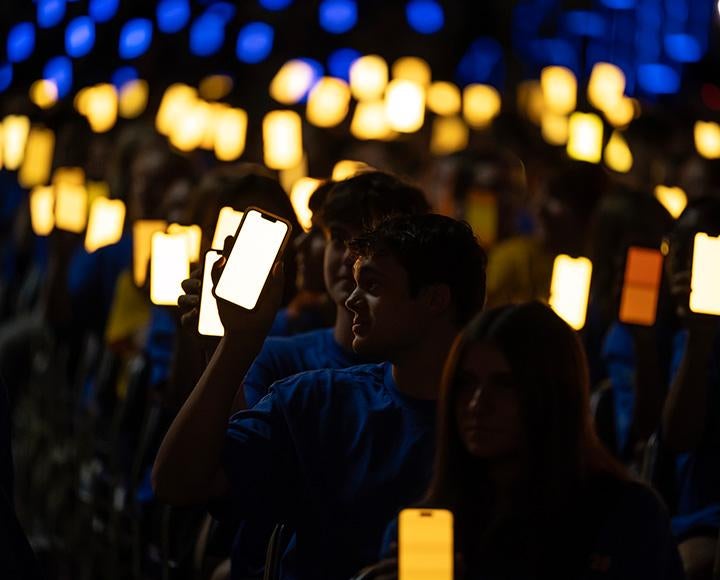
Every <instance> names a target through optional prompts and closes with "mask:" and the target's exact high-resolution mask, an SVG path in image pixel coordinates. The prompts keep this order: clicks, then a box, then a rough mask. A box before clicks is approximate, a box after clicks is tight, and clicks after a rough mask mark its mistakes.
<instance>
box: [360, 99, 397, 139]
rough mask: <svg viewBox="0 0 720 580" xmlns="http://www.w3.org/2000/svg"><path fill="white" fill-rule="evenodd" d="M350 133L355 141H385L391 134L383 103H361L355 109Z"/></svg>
mask: <svg viewBox="0 0 720 580" xmlns="http://www.w3.org/2000/svg"><path fill="white" fill-rule="evenodd" d="M350 132H351V133H352V134H353V136H354V137H356V138H357V139H364V140H365V139H387V138H389V137H390V136H391V135H392V134H393V130H392V129H391V128H390V124H389V123H388V119H387V114H386V111H385V103H384V102H383V101H361V102H359V103H358V104H357V105H356V107H355V113H354V114H353V118H352V122H351V123H350Z"/></svg>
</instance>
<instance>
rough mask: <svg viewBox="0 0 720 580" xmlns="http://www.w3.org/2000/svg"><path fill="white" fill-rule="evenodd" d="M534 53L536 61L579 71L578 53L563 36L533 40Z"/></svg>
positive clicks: (544, 64) (575, 71) (576, 72)
mask: <svg viewBox="0 0 720 580" xmlns="http://www.w3.org/2000/svg"><path fill="white" fill-rule="evenodd" d="M532 54H533V55H535V59H534V60H535V62H537V63H538V64H541V65H542V66H547V65H559V66H565V67H567V68H569V69H570V70H572V71H573V72H574V73H575V74H576V75H577V74H578V73H579V70H578V69H579V66H578V55H577V54H576V52H575V49H574V48H573V45H572V44H570V43H569V42H568V41H567V40H564V39H562V38H543V39H539V40H535V41H533V42H532Z"/></svg>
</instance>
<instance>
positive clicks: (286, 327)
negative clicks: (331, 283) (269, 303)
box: [268, 308, 326, 336]
mask: <svg viewBox="0 0 720 580" xmlns="http://www.w3.org/2000/svg"><path fill="white" fill-rule="evenodd" d="M325 324H326V322H325V320H324V319H323V316H322V315H321V314H320V313H319V312H318V311H317V310H313V309H306V310H302V311H301V312H300V313H299V314H298V316H296V317H290V314H289V313H288V309H287V308H281V309H280V310H278V313H277V314H276V315H275V319H274V320H273V323H272V326H271V327H270V332H268V336H293V335H295V334H300V333H301V332H308V331H310V330H315V329H316V328H321V327H323V326H325Z"/></svg>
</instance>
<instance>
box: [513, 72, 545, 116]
mask: <svg viewBox="0 0 720 580" xmlns="http://www.w3.org/2000/svg"><path fill="white" fill-rule="evenodd" d="M517 106H518V110H519V111H520V112H521V113H522V114H523V115H525V116H526V117H527V118H528V119H529V120H530V121H531V122H532V123H535V124H536V125H540V124H541V122H542V114H543V112H545V101H544V99H543V92H542V87H541V86H540V81H535V80H532V81H523V82H521V83H520V84H519V85H518V88H517Z"/></svg>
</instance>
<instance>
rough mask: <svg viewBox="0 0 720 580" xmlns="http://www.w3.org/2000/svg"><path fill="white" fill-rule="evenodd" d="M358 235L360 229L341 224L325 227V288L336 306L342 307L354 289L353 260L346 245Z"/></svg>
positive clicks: (329, 224) (335, 223)
mask: <svg viewBox="0 0 720 580" xmlns="http://www.w3.org/2000/svg"><path fill="white" fill-rule="evenodd" d="M358 235H360V228H357V227H355V226H350V225H348V224H343V223H341V222H330V223H328V224H327V226H326V227H325V242H326V243H325V258H324V261H323V275H324V278H325V288H326V289H327V291H328V294H329V295H330V298H331V299H332V301H333V302H334V303H335V304H337V305H338V306H342V305H344V304H345V301H346V300H347V299H348V297H349V296H350V294H351V293H352V291H353V290H354V289H355V278H353V263H354V262H355V259H354V258H353V257H352V256H351V255H350V252H348V250H347V247H346V244H347V242H349V241H350V240H351V239H353V238H354V237H356V236H358Z"/></svg>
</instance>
